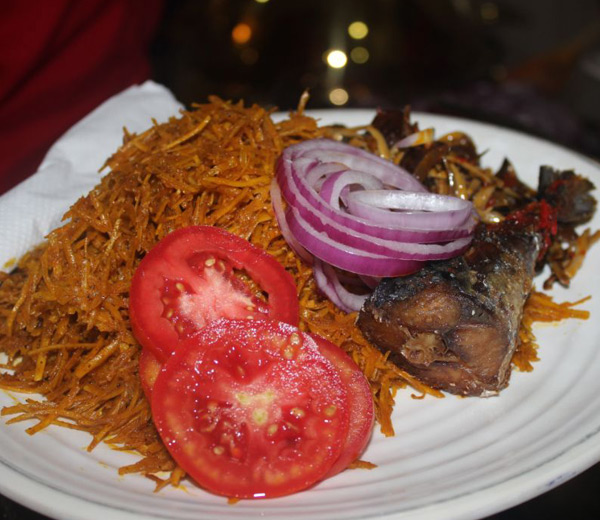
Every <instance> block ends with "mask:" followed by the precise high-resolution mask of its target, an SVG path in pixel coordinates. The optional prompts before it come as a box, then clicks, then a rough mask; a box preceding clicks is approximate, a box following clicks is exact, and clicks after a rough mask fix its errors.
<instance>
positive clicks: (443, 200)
mask: <svg viewBox="0 0 600 520" xmlns="http://www.w3.org/2000/svg"><path fill="white" fill-rule="evenodd" d="M344 203H345V204H346V205H347V207H348V211H349V212H350V213H352V214H353V215H356V216H357V217H361V218H364V219H369V220H370V221H371V222H374V223H378V224H381V225H388V226H394V227H406V228H414V226H415V225H419V223H420V225H421V226H422V228H423V229H439V227H440V226H441V225H443V226H444V227H446V228H456V227H459V226H463V225H464V224H465V223H466V222H468V221H469V220H470V219H471V218H472V217H473V205H472V204H471V202H469V201H466V200H463V199H460V198H458V197H450V196H448V195H437V194H435V193H413V192H408V191H399V190H394V191H392V190H369V191H367V190H363V191H355V192H352V193H348V194H347V195H344ZM390 210H395V211H390ZM402 210H404V211H402ZM472 223H473V224H475V221H474V220H473V222H472Z"/></svg>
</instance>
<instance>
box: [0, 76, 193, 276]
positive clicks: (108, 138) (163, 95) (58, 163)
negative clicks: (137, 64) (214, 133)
mask: <svg viewBox="0 0 600 520" xmlns="http://www.w3.org/2000/svg"><path fill="white" fill-rule="evenodd" d="M180 108H182V106H181V104H180V103H179V102H177V100H176V99H175V97H174V96H173V94H172V93H171V92H170V91H169V90H168V89H166V88H165V87H163V86H162V85H158V84H156V83H154V82H151V81H148V82H146V83H144V84H143V85H139V86H133V87H130V88H128V89H127V90H125V91H123V92H121V93H120V94H117V95H116V96H114V97H112V98H110V99H108V100H107V101H105V102H104V103H103V104H102V105H100V106H99V107H98V108H96V109H95V110H94V111H93V112H91V113H90V114H89V115H87V116H86V117H85V118H84V119H82V120H81V121H79V122H78V123H77V124H76V125H75V126H73V127H72V128H71V129H70V130H68V131H67V132H66V133H65V134H64V135H63V136H62V137H61V138H60V139H58V141H56V143H54V145H53V146H52V148H50V150H49V151H48V154H47V155H46V157H45V158H44V160H43V161H42V164H41V165H40V167H39V169H38V171H37V172H36V173H35V174H33V175H32V176H31V177H30V178H28V179H27V180H26V181H24V182H22V183H21V184H19V185H18V186H16V187H15V188H13V189H12V190H10V191H9V192H7V193H5V194H4V195H2V196H1V197H0V230H1V235H0V236H1V237H2V239H1V240H0V269H2V270H4V269H6V268H7V263H8V262H12V261H13V260H14V259H18V258H19V257H21V256H22V255H23V254H24V253H25V252H27V251H28V250H29V249H31V247H32V246H34V245H36V244H38V243H40V242H42V241H43V239H44V237H45V236H46V235H47V234H48V233H49V232H50V231H51V230H52V229H54V228H56V227H58V226H59V225H60V223H61V218H62V216H63V215H64V213H65V212H66V211H67V209H69V207H70V206H71V205H72V204H73V203H74V202H75V201H76V200H77V199H78V198H79V197H81V196H82V195H85V194H87V193H88V192H89V191H90V190H91V189H92V188H93V187H94V186H96V185H97V184H98V183H99V182H100V178H101V174H100V173H99V169H100V168H101V167H102V165H103V164H104V162H105V161H106V159H107V158H108V157H109V156H110V155H112V154H113V153H114V152H115V151H116V150H117V148H118V147H119V146H120V145H121V144H122V142H123V128H127V130H128V131H129V132H136V133H139V132H142V131H144V130H146V129H147V128H149V127H150V126H151V125H152V124H153V123H152V120H153V119H155V120H156V121H158V122H159V123H160V122H164V121H167V120H168V119H169V117H171V116H176V115H177V114H178V111H179V109H180ZM105 173H106V172H103V173H102V175H103V174H105Z"/></svg>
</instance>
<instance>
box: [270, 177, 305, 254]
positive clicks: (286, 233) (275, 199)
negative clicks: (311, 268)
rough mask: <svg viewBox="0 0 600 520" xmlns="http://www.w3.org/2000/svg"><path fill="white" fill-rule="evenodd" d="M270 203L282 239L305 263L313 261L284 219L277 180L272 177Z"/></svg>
mask: <svg viewBox="0 0 600 520" xmlns="http://www.w3.org/2000/svg"><path fill="white" fill-rule="evenodd" d="M270 192H271V204H272V205H273V212H274V213H275V218H276V219H277V223H278V224H279V229H280V231H281V235H282V236H283V239H284V240H285V241H286V242H287V243H288V245H289V246H290V247H291V248H292V249H293V250H294V252H295V253H296V254H297V255H298V256H299V257H300V258H302V260H304V261H305V262H306V263H307V264H309V265H311V264H312V262H313V256H312V255H311V254H310V253H309V252H308V251H307V250H306V249H304V248H303V247H302V246H301V245H300V243H299V242H298V241H297V240H296V238H295V237H294V235H293V234H292V232H291V231H290V228H289V227H288V225H287V221H286V219H285V210H284V209H283V201H282V199H281V190H280V189H279V186H278V185H277V180H276V179H273V181H272V182H271V190H270Z"/></svg>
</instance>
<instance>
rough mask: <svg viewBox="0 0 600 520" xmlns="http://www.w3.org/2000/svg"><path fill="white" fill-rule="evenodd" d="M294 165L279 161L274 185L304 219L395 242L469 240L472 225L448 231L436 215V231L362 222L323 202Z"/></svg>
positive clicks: (440, 218)
mask: <svg viewBox="0 0 600 520" xmlns="http://www.w3.org/2000/svg"><path fill="white" fill-rule="evenodd" d="M294 164H295V163H293V162H291V161H283V160H280V161H279V162H278V165H277V182H278V183H279V187H280V188H281V192H282V194H283V197H284V198H285V200H287V201H288V203H289V204H291V205H292V206H295V207H297V208H298V209H299V210H301V211H302V212H303V215H304V216H306V214H309V213H314V214H315V215H318V216H325V217H328V218H330V219H332V220H335V221H336V222H338V223H339V224H340V225H341V226H343V227H346V228H348V230H353V231H356V232H357V233H363V234H365V235H370V236H375V237H378V238H381V239H384V240H392V241H398V242H423V243H433V242H445V241H448V240H453V239H455V238H462V237H465V236H470V235H471V233H472V230H473V224H472V223H467V224H465V225H464V226H457V228H455V229H449V228H448V227H447V225H446V224H445V219H444V215H443V214H440V215H437V223H438V228H439V229H435V228H433V229H420V228H419V227H416V228H414V227H413V228H410V227H408V226H407V227H397V226H396V227H392V226H389V225H380V224H373V223H371V222H370V221H369V220H368V219H366V218H362V217H357V216H355V215H351V214H349V213H346V212H344V211H340V210H336V209H335V208H334V207H332V206H331V205H330V204H328V203H327V202H326V201H325V200H323V199H322V198H321V197H320V195H319V194H318V193H317V192H316V191H315V190H314V189H313V188H312V187H311V186H309V185H307V183H306V182H305V181H304V180H303V179H302V177H301V175H300V174H299V173H298V171H296V169H295V168H294ZM419 222H420V219H413V223H414V224H419ZM432 227H433V226H432Z"/></svg>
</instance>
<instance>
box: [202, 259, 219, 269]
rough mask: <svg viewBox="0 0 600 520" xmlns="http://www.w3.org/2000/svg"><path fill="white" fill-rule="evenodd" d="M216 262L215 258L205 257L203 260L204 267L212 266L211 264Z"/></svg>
mask: <svg viewBox="0 0 600 520" xmlns="http://www.w3.org/2000/svg"><path fill="white" fill-rule="evenodd" d="M216 263H217V260H216V259H215V258H212V257H210V258H207V259H206V261H205V262H204V265H205V266H206V267H212V266H213V265H215V264H216Z"/></svg>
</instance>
